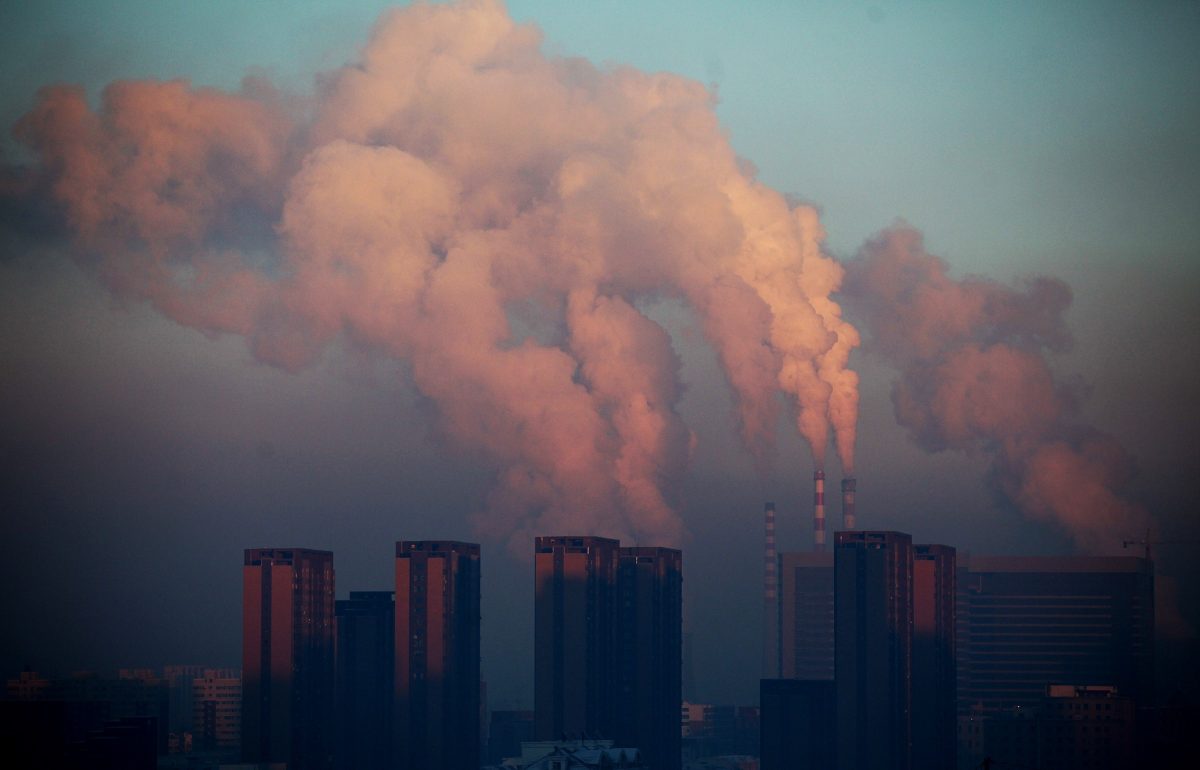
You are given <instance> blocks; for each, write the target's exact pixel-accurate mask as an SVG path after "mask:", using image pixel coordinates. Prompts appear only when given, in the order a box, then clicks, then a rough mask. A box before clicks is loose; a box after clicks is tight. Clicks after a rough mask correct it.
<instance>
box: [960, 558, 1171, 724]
mask: <svg viewBox="0 0 1200 770" xmlns="http://www.w3.org/2000/svg"><path fill="white" fill-rule="evenodd" d="M957 579H958V586H957V591H958V693H959V695H958V708H959V713H962V714H968V713H975V714H984V715H986V714H989V713H1001V712H1006V711H1011V710H1012V709H1013V708H1014V707H1017V706H1020V707H1023V708H1032V707H1035V706H1039V705H1040V704H1041V703H1042V701H1043V700H1044V698H1045V696H1046V688H1047V687H1049V686H1050V685H1058V684H1080V685H1111V686H1113V687H1115V688H1116V692H1117V693H1118V694H1119V695H1121V696H1124V697H1128V698H1132V699H1133V700H1134V702H1135V703H1136V704H1137V705H1138V706H1139V707H1140V706H1149V705H1152V704H1153V683H1154V570H1153V565H1152V564H1151V563H1150V562H1149V561H1147V560H1146V559H1142V558H1137V557H1131V556H1122V557H1090V556H1020V557H1011V556H1010V557H987V556H972V557H969V558H964V559H960V560H959V564H958V578H957Z"/></svg>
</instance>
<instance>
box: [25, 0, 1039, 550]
mask: <svg viewBox="0 0 1200 770" xmlns="http://www.w3.org/2000/svg"><path fill="white" fill-rule="evenodd" d="M713 108H714V99H713V96H712V94H711V93H710V92H709V91H708V90H707V89H705V88H704V87H702V86H701V85H699V84H697V83H695V82H692V81H689V80H686V79H684V78H681V77H677V76H674V75H669V74H653V75H651V74H646V73H643V72H639V71H636V70H633V69H629V68H616V69H600V68H597V67H595V66H593V65H591V64H590V63H588V62H586V61H583V60H580V59H569V58H561V57H551V56H546V55H544V54H543V53H542V52H541V51H540V33H539V32H538V30H537V29H536V28H535V27H533V26H530V25H518V24H515V23H514V22H513V21H512V20H511V19H510V18H508V16H507V15H506V13H505V12H504V10H503V8H502V7H501V6H500V5H499V4H498V3H495V2H489V1H488V0H480V1H478V2H463V3H458V4H451V5H432V4H431V5H416V6H413V7H410V8H404V9H397V10H394V11H391V12H389V13H387V14H385V16H384V17H383V18H382V19H381V20H380V22H379V23H378V24H377V26H376V28H375V30H374V32H373V34H372V37H371V40H370V42H369V43H368V45H367V46H366V47H365V49H364V50H363V52H362V55H361V60H360V61H359V62H357V63H355V64H353V65H350V66H346V67H344V68H341V69H339V70H336V71H333V72H330V73H326V74H325V75H323V76H321V77H320V78H319V79H318V86H317V88H316V89H315V92H314V93H313V94H311V95H309V96H305V97H297V96H289V95H286V94H281V93H279V92H277V91H275V90H274V89H272V88H271V86H270V85H269V84H267V83H265V82H262V81H261V80H254V79H248V80H247V81H246V82H245V83H244V85H243V87H242V89H241V90H240V91H239V92H237V93H226V92H222V91H218V90H214V89H208V88H192V87H191V86H190V85H189V84H188V83H186V82H184V81H170V82H159V81H123V82H116V83H113V84H111V85H109V86H108V87H107V88H106V89H105V91H104V94H103V96H102V100H101V104H100V106H99V108H98V109H93V108H92V107H91V106H89V104H88V103H87V100H86V98H85V95H84V93H83V92H82V90H81V89H78V88H73V87H66V86H56V87H51V88H47V89H44V90H43V91H42V92H41V93H40V94H39V96H38V100H37V104H36V106H35V107H34V108H33V109H32V111H31V112H29V113H28V114H27V115H26V116H25V117H24V118H23V119H22V120H21V121H20V122H19V124H18V125H17V127H16V131H15V133H16V136H17V138H18V140H19V141H21V142H23V143H24V144H25V145H26V146H27V147H29V148H30V149H31V150H32V151H33V152H34V154H35V156H36V158H37V159H38V160H37V166H36V168H35V169H34V173H35V174H36V176H37V178H36V179H35V180H34V181H33V182H30V183H29V184H28V185H22V187H23V189H27V190H29V191H31V192H30V194H37V193H39V192H40V191H46V192H47V194H48V195H49V196H50V197H51V198H52V199H53V201H54V202H55V203H56V204H57V205H58V206H59V207H60V209H61V212H62V215H63V218H64V220H65V223H66V224H67V226H68V227H69V229H70V231H71V233H72V235H73V237H74V239H75V244H76V252H77V255H78V259H79V261H80V263H81V264H82V265H84V266H85V268H86V269H88V270H89V271H91V272H92V273H93V274H94V275H95V276H96V277H97V278H98V279H99V280H101V281H103V282H104V284H105V285H107V286H108V287H109V288H110V289H111V290H112V291H113V292H114V293H116V294H117V295H119V296H121V297H126V298H132V299H138V300H144V301H146V302H148V303H150V304H151V305H152V306H153V307H155V308H156V309H157V310H158V311H159V312H161V313H162V314H164V315H165V316H167V317H169V318H171V319H174V320H175V321H177V322H179V323H181V324H185V325H187V326H190V327H194V328H197V329H200V330H203V331H205V332H208V333H214V334H219V333H230V334H237V335H241V336H243V337H245V338H246V340H247V341H248V344H249V345H250V347H251V349H252V351H253V353H254V355H255V356H256V357H257V358H258V359H259V360H262V361H264V362H268V363H271V364H273V365H277V366H281V367H285V368H287V369H290V370H296V369H299V368H302V367H304V366H306V365H309V364H310V363H312V362H313V361H314V360H316V359H317V358H319V357H320V355H321V354H322V351H323V350H325V349H326V348H327V347H328V346H329V345H330V344H333V343H335V342H336V341H338V340H349V341H352V342H353V343H354V344H356V345H358V346H360V347H362V348H364V349H368V350H373V351H376V352H377V353H378V354H380V355H383V356H388V357H391V358H395V359H398V360H403V361H406V362H407V364H408V367H407V369H408V371H409V372H411V378H412V383H413V384H414V386H415V387H416V388H417V389H418V390H419V391H420V392H421V393H422V394H423V395H424V396H426V397H427V398H428V399H429V402H430V403H432V404H433V405H434V407H435V408H436V411H437V416H438V420H439V433H440V435H442V436H444V437H445V438H446V439H448V440H449V441H450V442H451V443H452V444H454V445H456V446H458V447H461V448H463V449H466V450H469V451H481V452H483V453H484V454H485V455H486V456H487V457H488V458H490V460H491V462H492V463H493V464H494V466H495V468H496V481H495V485H494V487H493V488H492V490H491V493H490V495H489V497H488V500H487V503H486V506H485V508H486V510H484V511H481V512H480V513H479V514H478V515H477V516H476V518H475V521H476V524H477V527H478V529H479V531H480V532H481V534H484V535H491V536H493V537H496V538H500V539H507V540H508V541H509V542H510V544H511V546H512V547H513V548H514V550H515V551H516V552H519V553H524V552H525V551H526V548H527V543H528V539H529V537H530V536H531V535H532V534H533V533H534V532H547V531H582V532H589V533H595V534H603V535H610V536H613V537H620V538H628V539H636V540H641V541H650V542H663V543H676V544H677V543H679V542H680V539H681V537H682V535H683V529H684V527H683V523H682V521H681V519H680V516H679V510H680V485H681V480H682V479H683V477H684V474H685V471H686V468H687V465H688V462H689V458H690V454H691V448H692V444H693V442H694V437H693V435H692V434H691V432H690V431H689V429H688V428H687V426H686V425H684V424H683V422H682V420H681V419H680V416H679V414H678V411H677V406H678V404H679V401H680V398H681V394H682V388H681V384H680V376H679V369H680V362H679V359H678V356H677V355H676V353H675V351H674V349H673V347H672V345H671V341H670V339H669V337H668V335H667V334H666V332H665V331H664V330H663V329H662V328H661V327H660V326H659V324H658V323H657V322H655V321H654V320H653V319H652V318H651V317H650V316H648V315H647V314H646V308H647V307H648V306H649V305H651V304H653V303H654V302H655V301H656V300H658V299H662V298H668V299H674V300H681V301H683V302H686V303H687V305H688V306H689V307H690V308H691V309H692V310H693V312H694V313H695V314H696V316H697V317H698V319H699V322H700V325H701V328H702V329H703V331H704V334H705V335H706V337H707V339H708V340H709V342H710V343H711V344H712V345H713V346H714V348H715V350H716V352H717V356H718V359H719V362H720V365H721V367H722V369H723V371H724V373H725V375H726V377H727V379H728V381H729V384H730V386H731V389H732V391H733V393H734V396H735V400H736V403H737V410H738V416H739V423H740V430H741V436H742V439H743V441H744V442H745V444H746V445H747V447H749V448H750V449H751V451H752V452H753V453H754V454H755V456H756V457H757V458H758V459H759V460H760V461H764V462H765V458H768V457H769V456H770V453H771V450H772V436H773V432H774V429H775V425H776V422H777V418H778V413H777V409H778V407H777V402H776V396H777V393H778V392H779V391H781V390H782V391H783V392H784V393H786V394H787V395H788V396H790V397H791V399H792V401H793V403H794V405H795V408H796V412H797V422H798V426H799V430H800V432H801V434H802V435H803V436H804V438H805V439H806V440H807V441H808V442H809V444H810V445H811V447H812V451H813V456H814V459H815V461H816V463H817V464H818V466H820V465H822V464H823V461H824V453H825V447H826V445H827V444H828V440H829V432H830V429H831V428H832V429H833V431H834V433H835V439H836V445H837V449H838V452H839V454H840V456H841V459H842V465H843V467H844V468H852V467H853V451H854V428H855V421H856V419H857V415H856V413H857V398H858V394H857V377H856V375H855V374H854V372H852V371H850V370H849V369H847V359H848V356H849V353H850V351H851V349H853V348H854V347H855V346H856V345H857V344H858V342H859V340H858V335H857V332H856V331H855V329H854V328H853V327H852V326H850V324H848V323H847V322H846V321H845V320H844V319H843V318H842V313H841V308H840V307H839V306H838V304H837V303H836V302H834V301H833V300H832V299H831V295H832V294H833V293H834V292H835V291H837V290H838V288H839V286H840V283H841V281H842V277H843V271H842V268H841V267H840V265H839V264H838V263H837V262H835V261H834V260H833V259H831V258H830V257H829V256H828V255H826V254H825V253H824V252H823V251H822V247H821V244H822V240H823V238H824V233H823V231H822V228H821V226H820V223H819V221H818V217H817V213H816V211H815V210H814V209H813V208H811V207H808V206H804V205H799V206H793V205H790V204H789V202H788V201H787V200H786V199H785V198H784V197H783V196H782V195H780V194H779V193H777V192H776V191H774V190H771V189H770V188H768V187H766V186H765V185H763V184H761V183H759V182H758V181H757V180H756V179H755V178H754V177H753V174H752V172H750V171H748V170H747V164H744V163H741V162H740V161H739V159H738V158H737V157H736V156H735V155H734V153H733V151H732V149H731V148H730V146H729V142H728V138H727V136H726V135H725V133H724V132H723V130H722V129H721V127H720V125H719V124H718V122H717V119H716V115H715V113H714V109H713ZM22 173H24V172H22ZM6 175H7V176H9V177H10V178H14V179H15V178H16V176H17V172H14V171H12V170H8V172H7V174H6ZM22 178H23V177H22ZM1033 481H1034V480H1031V483H1032V482H1033Z"/></svg>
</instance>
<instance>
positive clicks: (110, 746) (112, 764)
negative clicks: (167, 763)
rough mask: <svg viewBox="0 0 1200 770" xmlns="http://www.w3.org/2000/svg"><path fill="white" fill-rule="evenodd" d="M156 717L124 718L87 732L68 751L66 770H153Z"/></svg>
mask: <svg viewBox="0 0 1200 770" xmlns="http://www.w3.org/2000/svg"><path fill="white" fill-rule="evenodd" d="M158 733H159V725H158V719H157V717H124V718H122V719H118V720H115V721H112V722H107V723H105V724H104V725H103V726H102V727H100V728H97V729H95V730H90V731H89V732H88V734H87V736H86V737H85V738H84V739H83V740H81V741H78V742H75V743H72V744H71V745H70V747H69V748H68V752H67V761H66V763H65V765H63V767H65V768H67V769H68V770H155V767H157V763H158V757H157V751H156V749H155V744H156V743H157V735H158Z"/></svg>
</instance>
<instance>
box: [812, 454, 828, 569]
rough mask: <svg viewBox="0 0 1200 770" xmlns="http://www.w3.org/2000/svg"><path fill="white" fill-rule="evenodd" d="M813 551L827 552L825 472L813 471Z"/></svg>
mask: <svg viewBox="0 0 1200 770" xmlns="http://www.w3.org/2000/svg"><path fill="white" fill-rule="evenodd" d="M813 550H815V551H824V550H825V471H813Z"/></svg>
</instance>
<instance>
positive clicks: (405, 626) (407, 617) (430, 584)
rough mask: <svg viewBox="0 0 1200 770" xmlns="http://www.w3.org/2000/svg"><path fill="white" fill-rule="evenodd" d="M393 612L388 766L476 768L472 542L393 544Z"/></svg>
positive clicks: (475, 552)
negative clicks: (392, 691) (391, 729)
mask: <svg viewBox="0 0 1200 770" xmlns="http://www.w3.org/2000/svg"><path fill="white" fill-rule="evenodd" d="M395 611H396V625H395V640H396V644H395V649H396V652H395V656H396V657H395V675H394V678H395V700H394V702H393V722H394V725H395V730H394V733H393V741H394V743H393V756H394V757H395V762H396V764H395V766H396V767H398V768H401V770H458V769H459V768H476V767H479V765H480V751H479V745H480V732H481V730H480V723H481V718H480V712H479V702H480V697H479V696H480V683H479V545H478V544H476V543H460V542H456V541H451V540H406V541H400V542H398V543H396V610H395Z"/></svg>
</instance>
